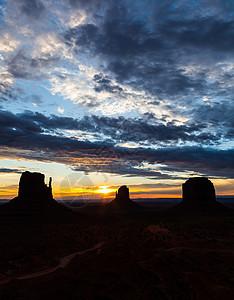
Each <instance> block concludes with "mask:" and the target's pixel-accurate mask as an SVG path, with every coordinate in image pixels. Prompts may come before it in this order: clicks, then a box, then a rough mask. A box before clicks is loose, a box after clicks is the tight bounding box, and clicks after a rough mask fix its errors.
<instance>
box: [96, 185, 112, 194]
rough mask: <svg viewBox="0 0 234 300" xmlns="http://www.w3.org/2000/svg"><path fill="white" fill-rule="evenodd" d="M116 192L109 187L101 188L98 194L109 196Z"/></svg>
mask: <svg viewBox="0 0 234 300" xmlns="http://www.w3.org/2000/svg"><path fill="white" fill-rule="evenodd" d="M114 191H115V190H113V189H110V188H109V186H99V189H98V190H97V193H99V194H108V193H111V192H114Z"/></svg>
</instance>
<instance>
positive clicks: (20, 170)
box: [0, 168, 23, 174]
mask: <svg viewBox="0 0 234 300" xmlns="http://www.w3.org/2000/svg"><path fill="white" fill-rule="evenodd" d="M22 172H23V171H22V169H8V168H0V173H6V174H11V173H13V174H21V173H22Z"/></svg>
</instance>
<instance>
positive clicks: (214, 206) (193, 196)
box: [172, 177, 229, 212]
mask: <svg viewBox="0 0 234 300" xmlns="http://www.w3.org/2000/svg"><path fill="white" fill-rule="evenodd" d="M182 194H183V200H182V202H180V203H179V204H177V205H176V206H174V207H173V208H172V210H178V211H186V212H203V211H204V212H212V211H213V212H214V211H217V212H223V211H229V208H227V207H226V206H224V205H222V204H221V203H219V202H217V201H216V195H215V188H214V185H213V183H212V182H211V181H210V180H209V179H208V178H206V177H194V178H190V179H188V180H187V181H186V182H185V183H183V184H182Z"/></svg>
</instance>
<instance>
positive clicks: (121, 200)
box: [109, 185, 140, 210]
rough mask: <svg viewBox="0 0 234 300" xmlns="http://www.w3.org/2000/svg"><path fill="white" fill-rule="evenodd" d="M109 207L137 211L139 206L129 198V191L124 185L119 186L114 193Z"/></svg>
mask: <svg viewBox="0 0 234 300" xmlns="http://www.w3.org/2000/svg"><path fill="white" fill-rule="evenodd" d="M109 207H115V208H118V209H124V210H125V209H139V208H140V206H139V205H138V204H137V203H136V202H134V201H132V200H131V199H130V197H129V189H128V187H127V186H126V185H123V186H121V187H120V188H119V189H118V192H116V197H115V199H114V200H113V201H111V202H110V204H109Z"/></svg>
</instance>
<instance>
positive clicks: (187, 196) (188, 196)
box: [182, 177, 216, 204]
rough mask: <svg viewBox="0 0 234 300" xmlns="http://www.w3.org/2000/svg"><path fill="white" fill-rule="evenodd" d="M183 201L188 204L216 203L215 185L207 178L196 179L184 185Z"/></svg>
mask: <svg viewBox="0 0 234 300" xmlns="http://www.w3.org/2000/svg"><path fill="white" fill-rule="evenodd" d="M182 191H183V201H184V202H187V203H189V202H190V203H201V204H205V203H211V202H215V201H216V196H215V189H214V185H213V183H212V182H211V181H210V180H209V179H208V178H206V177H194V178H190V179H189V180H187V181H186V182H185V183H183V184H182Z"/></svg>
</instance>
